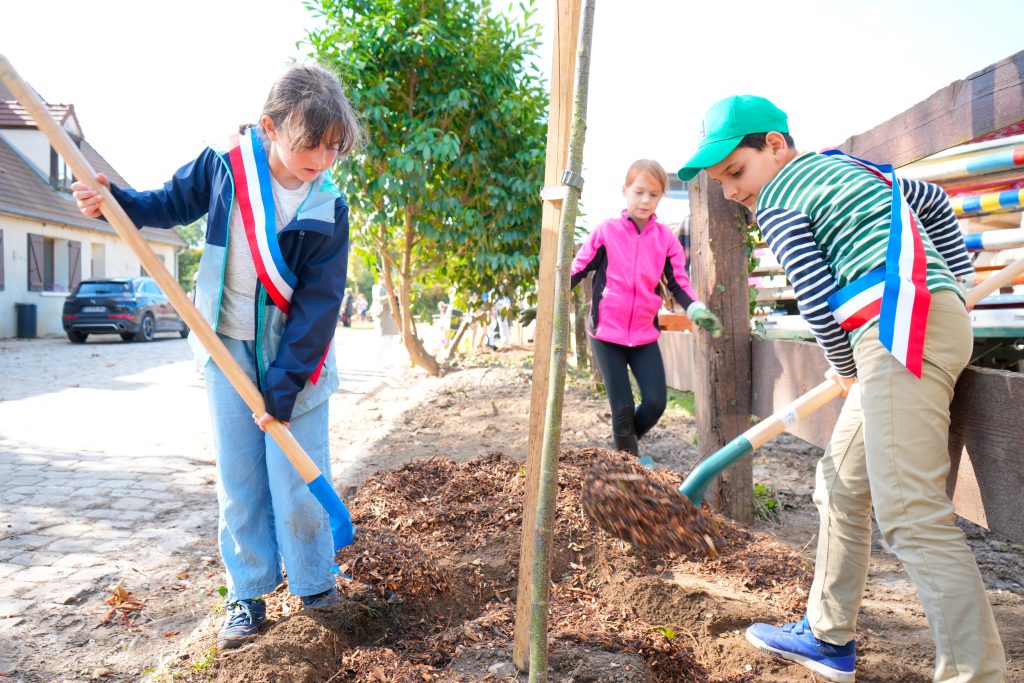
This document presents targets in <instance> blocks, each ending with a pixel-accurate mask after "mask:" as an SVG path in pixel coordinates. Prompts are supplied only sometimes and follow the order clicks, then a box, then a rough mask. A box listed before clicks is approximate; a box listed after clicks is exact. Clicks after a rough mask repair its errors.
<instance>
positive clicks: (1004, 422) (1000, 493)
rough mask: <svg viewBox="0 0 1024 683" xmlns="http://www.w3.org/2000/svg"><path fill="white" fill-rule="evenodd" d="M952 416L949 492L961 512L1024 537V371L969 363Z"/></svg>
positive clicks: (1019, 538) (1009, 534) (1005, 533)
mask: <svg viewBox="0 0 1024 683" xmlns="http://www.w3.org/2000/svg"><path fill="white" fill-rule="evenodd" d="M950 416H951V418H952V426H951V428H950V438H949V456H950V459H951V460H952V470H951V472H950V476H949V482H948V484H947V492H948V493H949V495H950V498H952V499H953V505H954V507H955V509H956V512H957V514H958V515H960V516H961V517H964V518H966V519H969V520H971V521H972V522H974V523H975V524H980V525H981V526H983V527H986V528H988V529H991V530H992V531H995V532H996V533H999V534H1002V535H1003V536H1006V537H1007V538H1010V539H1012V540H1014V541H1017V542H1021V543H1024V495H1022V494H1021V491H1024V450H1022V449H1021V445H1020V444H1021V425H1024V375H1021V374H1020V373H1017V372H1008V371H1005V370H990V369H987V368H975V367H969V368H967V370H965V371H964V373H963V374H962V375H961V376H960V381H959V382H957V385H956V395H955V396H954V398H953V404H952V405H951V406H950Z"/></svg>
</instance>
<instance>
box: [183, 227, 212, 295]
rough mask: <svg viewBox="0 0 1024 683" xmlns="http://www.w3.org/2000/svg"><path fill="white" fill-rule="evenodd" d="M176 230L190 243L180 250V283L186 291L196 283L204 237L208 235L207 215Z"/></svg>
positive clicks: (190, 289) (189, 290)
mask: <svg viewBox="0 0 1024 683" xmlns="http://www.w3.org/2000/svg"><path fill="white" fill-rule="evenodd" d="M176 232H177V233H178V235H179V236H180V237H181V239H183V240H185V243H186V244H187V245H188V246H187V247H185V248H184V249H182V250H181V251H180V252H178V284H179V285H181V288H182V289H184V290H185V291H186V292H191V291H192V286H193V285H195V277H196V270H198V268H199V259H200V258H201V257H202V255H203V237H204V236H205V235H206V216H203V217H202V218H200V219H199V220H197V221H195V222H194V223H189V224H188V225H183V226H181V227H179V228H176Z"/></svg>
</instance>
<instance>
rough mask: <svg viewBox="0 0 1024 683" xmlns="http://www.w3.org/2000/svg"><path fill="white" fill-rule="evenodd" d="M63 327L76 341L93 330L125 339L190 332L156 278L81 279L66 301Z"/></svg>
mask: <svg viewBox="0 0 1024 683" xmlns="http://www.w3.org/2000/svg"><path fill="white" fill-rule="evenodd" d="M61 317H62V319H63V322H64V331H65V332H67V334H68V339H70V340H71V341H72V342H74V343H75V344H81V343H82V342H84V341H85V340H86V338H88V336H89V335H90V334H119V335H121V339H123V340H125V341H143V342H148V341H152V340H153V337H154V336H155V335H156V333H157V332H177V333H178V334H180V335H181V336H182V337H187V336H188V325H186V324H185V321H183V320H182V319H181V318H180V317H179V316H178V313H177V311H175V310H174V307H173V306H171V302H170V301H168V300H167V297H166V296H164V293H163V292H161V291H160V288H159V287H158V286H157V284H156V282H155V281H154V280H153V278H149V277H111V278H103V279H97V280H82V282H80V283H79V285H78V287H76V288H75V291H74V292H72V293H71V295H70V296H69V297H68V298H67V300H66V301H65V302H64V315H63V316H61Z"/></svg>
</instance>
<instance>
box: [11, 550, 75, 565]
mask: <svg viewBox="0 0 1024 683" xmlns="http://www.w3.org/2000/svg"><path fill="white" fill-rule="evenodd" d="M61 557H62V555H61V553H51V552H49V551H42V550H36V551H34V552H31V553H22V554H21V555H15V556H14V557H12V558H10V559H9V560H7V561H8V562H10V563H11V564H20V565H23V566H25V567H35V566H36V565H47V564H53V563H54V562H56V561H57V560H59V559H60V558H61Z"/></svg>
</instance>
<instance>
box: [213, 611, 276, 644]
mask: <svg viewBox="0 0 1024 683" xmlns="http://www.w3.org/2000/svg"><path fill="white" fill-rule="evenodd" d="M226 609H227V612H228V614H227V617H225V618H224V626H222V627H221V629H220V633H218V634H217V649H218V650H230V649H232V648H236V647H241V646H243V645H245V644H246V643H247V642H249V641H251V640H252V639H253V638H255V637H256V635H257V634H258V633H259V632H260V624H262V623H263V620H264V619H266V618H267V603H265V602H263V600H261V599H259V598H254V599H252V600H232V601H231V602H229V603H228V604H227V606H226Z"/></svg>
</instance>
